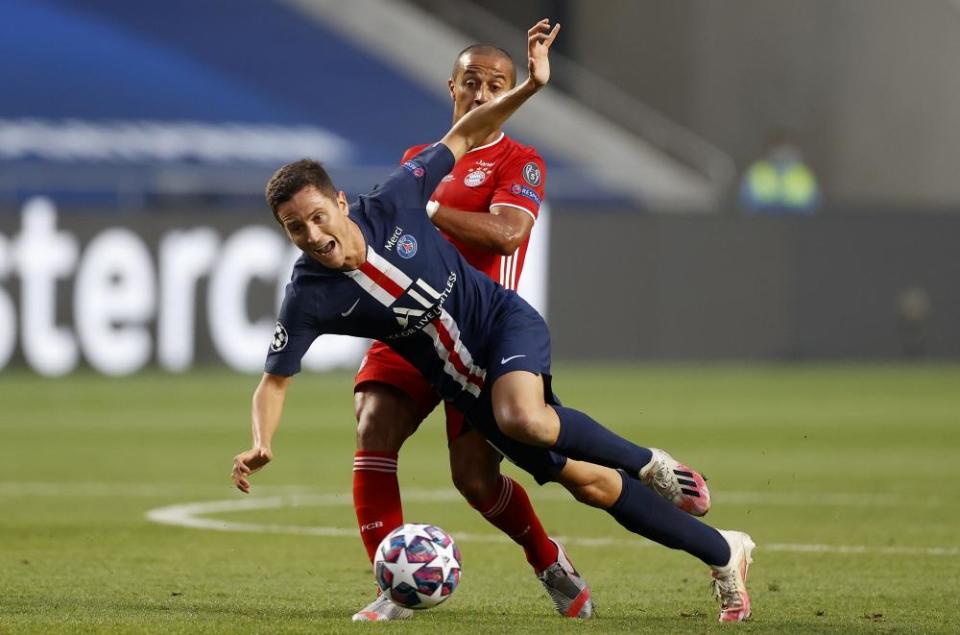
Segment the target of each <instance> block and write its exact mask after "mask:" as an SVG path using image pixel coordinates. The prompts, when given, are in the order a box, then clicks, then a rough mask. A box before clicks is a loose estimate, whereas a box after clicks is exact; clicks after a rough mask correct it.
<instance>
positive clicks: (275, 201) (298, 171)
mask: <svg viewBox="0 0 960 635" xmlns="http://www.w3.org/2000/svg"><path fill="white" fill-rule="evenodd" d="M309 185H312V186H313V187H315V188H317V189H318V190H320V193H321V194H323V195H324V196H329V197H330V198H332V199H336V198H337V190H336V188H335V187H333V181H332V180H330V175H329V174H327V171H326V170H325V169H324V167H323V165H322V164H321V163H320V162H319V161H314V160H313V159H300V160H299V161H294V162H293V163H288V164H286V165H285V166H283V167H281V168H280V169H279V170H277V171H276V172H274V173H273V176H271V177H270V180H269V181H267V187H266V191H265V194H266V197H267V205H269V206H270V209H271V210H272V211H273V217H274V218H276V219H277V222H278V223H279V222H280V216H278V215H277V208H278V207H280V206H281V205H283V204H284V203H286V202H287V201H289V200H290V199H291V198H293V197H294V196H295V195H296V194H297V192H299V191H300V190H302V189H303V188H305V187H307V186H309Z"/></svg>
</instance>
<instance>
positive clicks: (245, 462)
mask: <svg viewBox="0 0 960 635" xmlns="http://www.w3.org/2000/svg"><path fill="white" fill-rule="evenodd" d="M271 460H273V452H271V451H270V450H269V449H267V448H250V449H249V450H247V451H246V452H241V453H240V454H238V455H237V456H235V457H233V471H232V472H230V478H231V479H233V484H234V485H236V486H237V489H238V490H240V491H241V492H243V493H244V494H249V493H250V480H249V479H248V477H249V476H250V475H251V474H253V473H254V472H258V471H260V469H262V468H263V467H264V466H265V465H266V464H267V463H269V462H270V461H271Z"/></svg>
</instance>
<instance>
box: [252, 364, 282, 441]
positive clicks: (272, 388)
mask: <svg viewBox="0 0 960 635" xmlns="http://www.w3.org/2000/svg"><path fill="white" fill-rule="evenodd" d="M289 384H290V378H289V377H282V376H280V375H271V374H269V373H264V375H263V377H262V378H261V379H260V384H259V385H258V386H257V389H256V391H254V393H253V408H252V417H251V418H252V425H253V447H255V448H266V449H270V448H271V444H272V443H273V435H274V434H275V433H276V431H277V428H279V427H280V418H281V416H282V415H283V402H284V400H285V399H286V395H287V386H288V385H289Z"/></svg>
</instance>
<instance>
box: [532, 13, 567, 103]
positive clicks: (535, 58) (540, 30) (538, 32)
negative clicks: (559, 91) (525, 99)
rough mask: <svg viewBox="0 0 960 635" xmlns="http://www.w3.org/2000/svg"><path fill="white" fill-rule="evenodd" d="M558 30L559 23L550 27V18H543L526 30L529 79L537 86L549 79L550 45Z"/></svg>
mask: <svg viewBox="0 0 960 635" xmlns="http://www.w3.org/2000/svg"><path fill="white" fill-rule="evenodd" d="M559 32H560V24H559V23H557V24H554V25H553V28H552V29H551V28H550V20H549V19H548V18H544V19H542V20H540V21H539V22H537V23H536V24H534V25H533V28H531V29H530V30H529V31H527V64H528V70H529V71H530V79H531V80H532V81H533V83H534V85H535V86H536V87H537V88H542V87H543V86H544V85H546V83H547V82H548V81H550V57H549V52H550V45H551V44H553V41H554V40H555V39H556V38H557V33H559Z"/></svg>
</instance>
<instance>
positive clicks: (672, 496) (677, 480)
mask: <svg viewBox="0 0 960 635" xmlns="http://www.w3.org/2000/svg"><path fill="white" fill-rule="evenodd" d="M650 451H651V452H652V453H653V458H652V459H651V460H650V462H649V463H647V464H646V465H645V466H643V469H641V470H640V473H639V476H640V480H641V481H642V482H643V483H644V484H645V485H648V486H650V487H652V488H653V490H654V491H655V492H657V493H658V494H660V496H663V497H664V498H666V499H667V500H668V501H670V502H671V503H673V504H674V505H675V506H677V507H679V508H680V509H682V510H683V511H685V512H687V513H688V514H690V515H692V516H703V515H705V514H706V513H707V512H708V511H710V490H709V489H708V488H707V483H706V479H704V478H703V476H701V475H700V473H699V472H697V471H696V470H694V469H693V468H690V467H687V466H686V465H684V464H683V463H678V462H677V461H676V459H674V458H673V457H672V456H670V455H669V454H667V453H666V452H664V451H663V450H659V449H657V448H650Z"/></svg>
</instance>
